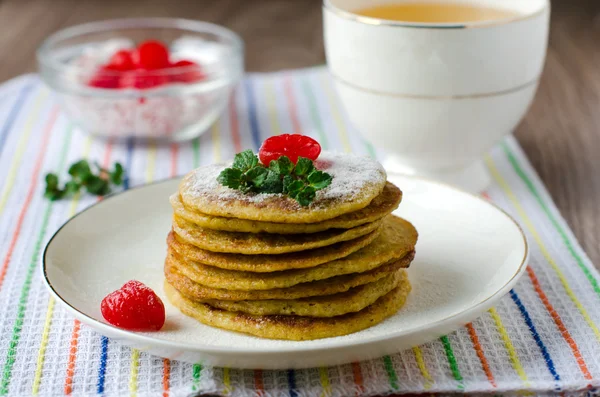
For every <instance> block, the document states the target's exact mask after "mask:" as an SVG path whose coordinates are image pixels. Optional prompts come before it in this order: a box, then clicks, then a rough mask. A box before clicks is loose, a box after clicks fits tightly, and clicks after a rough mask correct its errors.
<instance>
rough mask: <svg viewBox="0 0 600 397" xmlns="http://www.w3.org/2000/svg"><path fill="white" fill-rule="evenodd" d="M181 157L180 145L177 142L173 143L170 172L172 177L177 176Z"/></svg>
mask: <svg viewBox="0 0 600 397" xmlns="http://www.w3.org/2000/svg"><path fill="white" fill-rule="evenodd" d="M178 157H179V145H178V144H176V143H172V144H171V170H170V171H169V173H170V174H171V177H172V178H173V177H176V176H177V161H178Z"/></svg>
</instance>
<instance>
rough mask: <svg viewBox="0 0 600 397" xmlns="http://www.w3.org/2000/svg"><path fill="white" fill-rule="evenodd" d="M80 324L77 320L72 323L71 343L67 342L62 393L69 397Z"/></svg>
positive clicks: (71, 389) (71, 390)
mask: <svg viewBox="0 0 600 397" xmlns="http://www.w3.org/2000/svg"><path fill="white" fill-rule="evenodd" d="M80 329H81V323H80V322H79V320H74V321H73V333H72V334H71V342H69V359H68V361H67V376H66V377H65V387H64V393H65V394H66V395H69V394H71V393H72V392H73V376H74V375H75V361H76V360H77V349H78V344H79V331H80Z"/></svg>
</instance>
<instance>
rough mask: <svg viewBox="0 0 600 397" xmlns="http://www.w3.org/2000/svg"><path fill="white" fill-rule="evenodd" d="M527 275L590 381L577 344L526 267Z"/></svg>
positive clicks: (529, 268)
mask: <svg viewBox="0 0 600 397" xmlns="http://www.w3.org/2000/svg"><path fill="white" fill-rule="evenodd" d="M527 274H528V275H529V279H530V280H531V284H533V288H534V289H535V292H536V293H537V294H538V296H539V297H540V300H541V301H542V303H543V304H544V306H545V307H546V310H547V311H548V313H549V314H550V317H552V320H554V323H555V324H556V327H557V328H558V330H559V331H560V334H561V335H562V337H563V339H564V340H565V342H567V344H568V345H569V347H570V348H571V352H572V353H573V356H575V360H576V361H577V365H578V366H579V369H580V370H581V373H582V374H583V376H584V377H585V378H586V379H587V380H591V379H592V375H591V374H590V371H589V370H588V367H587V365H586V363H585V360H584V359H583V356H582V355H581V352H580V351H579V347H577V343H575V341H574V340H573V338H572V337H571V334H570V332H569V331H568V330H567V327H566V326H565V324H564V323H563V321H562V319H561V318H560V316H559V315H558V313H557V312H556V310H555V309H554V307H553V306H552V304H551V303H550V301H549V300H548V297H547V296H546V294H545V293H544V291H543V290H542V286H541V285H540V282H539V281H538V278H537V276H536V275H535V272H534V271H533V269H532V268H531V267H527Z"/></svg>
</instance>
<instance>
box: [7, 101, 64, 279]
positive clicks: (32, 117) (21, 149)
mask: <svg viewBox="0 0 600 397" xmlns="http://www.w3.org/2000/svg"><path fill="white" fill-rule="evenodd" d="M46 96H47V95H41V94H40V95H38V96H37V98H36V99H35V101H34V103H33V107H32V110H31V112H30V113H29V115H28V116H27V123H26V124H25V127H24V128H23V131H22V132H21V133H20V136H21V138H19V142H18V144H17V148H16V150H15V157H13V159H12V161H11V163H10V167H9V168H8V173H7V175H8V176H7V177H6V179H5V181H4V188H3V189H2V196H0V215H2V213H3V212H4V208H5V207H6V202H7V201H8V197H9V195H10V192H11V191H12V189H13V187H14V185H15V180H16V178H17V174H18V172H19V170H20V169H21V160H22V159H23V156H24V155H25V152H26V149H27V147H28V144H29V142H30V138H31V133H32V132H33V130H34V128H33V127H35V125H36V123H35V122H36V120H37V119H38V117H39V114H40V110H41V107H42V103H43V101H44V99H45V98H46ZM57 115H58V109H57V108H53V109H52V111H51V115H50V119H52V118H56V117H57ZM44 149H46V148H44ZM0 284H1V281H0Z"/></svg>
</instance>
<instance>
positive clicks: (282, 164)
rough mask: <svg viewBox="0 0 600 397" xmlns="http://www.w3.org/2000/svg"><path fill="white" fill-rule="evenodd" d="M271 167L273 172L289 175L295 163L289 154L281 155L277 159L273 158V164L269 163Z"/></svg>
mask: <svg viewBox="0 0 600 397" xmlns="http://www.w3.org/2000/svg"><path fill="white" fill-rule="evenodd" d="M269 169H271V170H272V171H273V172H276V173H278V174H279V175H283V176H285V175H289V174H290V173H291V172H292V170H293V169H294V163H292V160H290V159H289V157H287V156H281V157H279V159H277V160H271V164H269Z"/></svg>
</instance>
